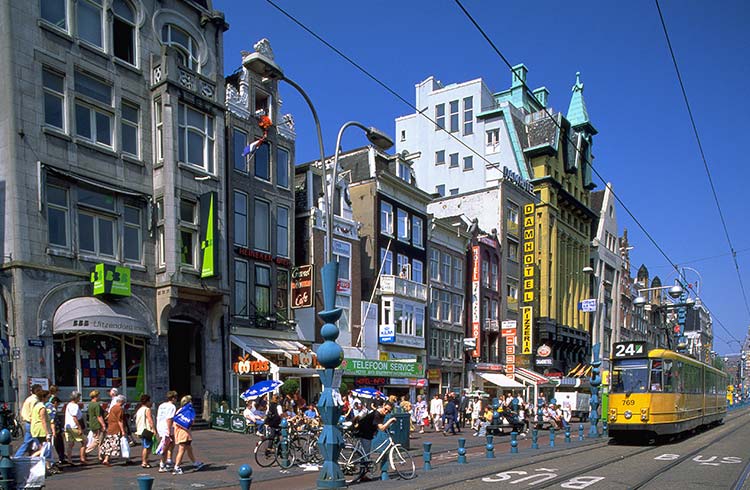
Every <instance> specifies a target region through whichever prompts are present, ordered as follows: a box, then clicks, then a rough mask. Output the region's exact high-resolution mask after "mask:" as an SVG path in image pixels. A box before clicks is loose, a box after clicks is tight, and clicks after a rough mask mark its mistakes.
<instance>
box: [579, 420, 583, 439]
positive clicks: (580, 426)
mask: <svg viewBox="0 0 750 490" xmlns="http://www.w3.org/2000/svg"><path fill="white" fill-rule="evenodd" d="M578 440H579V441H582V440H583V424H578Z"/></svg>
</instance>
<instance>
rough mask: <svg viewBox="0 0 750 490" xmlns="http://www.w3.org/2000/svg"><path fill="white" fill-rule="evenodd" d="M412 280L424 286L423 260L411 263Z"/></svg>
mask: <svg viewBox="0 0 750 490" xmlns="http://www.w3.org/2000/svg"><path fill="white" fill-rule="evenodd" d="M411 280H412V281H414V282H418V283H419V284H424V265H423V264H422V261H421V260H417V259H413V260H412V261H411Z"/></svg>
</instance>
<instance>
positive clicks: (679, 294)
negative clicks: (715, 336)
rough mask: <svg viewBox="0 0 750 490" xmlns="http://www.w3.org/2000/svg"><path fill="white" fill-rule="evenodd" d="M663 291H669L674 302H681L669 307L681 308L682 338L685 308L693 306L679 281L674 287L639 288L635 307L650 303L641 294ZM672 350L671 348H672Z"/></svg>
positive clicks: (634, 303)
mask: <svg viewBox="0 0 750 490" xmlns="http://www.w3.org/2000/svg"><path fill="white" fill-rule="evenodd" d="M663 289H668V290H669V291H668V294H669V296H670V297H671V298H672V299H674V300H678V299H679V300H680V302H679V303H674V304H671V305H667V306H673V307H679V310H678V320H677V322H678V323H679V324H680V337H681V336H682V335H683V334H684V329H685V315H684V307H685V306H688V305H691V304H692V303H690V300H688V299H687V297H686V292H685V289H684V288H683V287H682V286H681V285H680V284H679V282H678V281H675V284H674V286H658V287H652V288H638V297H637V298H635V299H634V300H633V306H643V305H645V304H646V303H648V300H647V299H646V298H645V297H644V296H642V294H641V293H643V292H646V291H659V290H663ZM680 312H682V314H681V313H680ZM671 335H672V333H671V332H670V334H669V335H668V336H667V340H669V339H670V338H671ZM677 347H678V346H677V345H676V346H675V350H677ZM670 348H671V347H670Z"/></svg>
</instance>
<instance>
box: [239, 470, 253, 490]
mask: <svg viewBox="0 0 750 490" xmlns="http://www.w3.org/2000/svg"><path fill="white" fill-rule="evenodd" d="M237 473H238V474H239V475H240V490H250V484H251V483H252V482H253V469H252V467H251V466H250V465H249V464H243V465H242V466H240V469H239V470H237Z"/></svg>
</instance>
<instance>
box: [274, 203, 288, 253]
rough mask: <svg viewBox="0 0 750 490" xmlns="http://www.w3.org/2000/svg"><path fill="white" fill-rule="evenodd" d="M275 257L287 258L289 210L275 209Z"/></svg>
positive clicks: (282, 207)
mask: <svg viewBox="0 0 750 490" xmlns="http://www.w3.org/2000/svg"><path fill="white" fill-rule="evenodd" d="M276 255H280V256H281V257H289V208H286V207H284V206H278V207H277V208H276Z"/></svg>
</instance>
